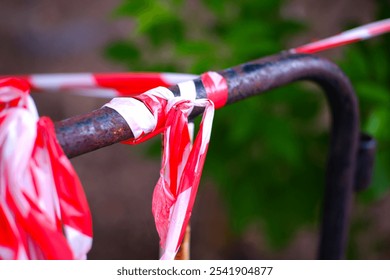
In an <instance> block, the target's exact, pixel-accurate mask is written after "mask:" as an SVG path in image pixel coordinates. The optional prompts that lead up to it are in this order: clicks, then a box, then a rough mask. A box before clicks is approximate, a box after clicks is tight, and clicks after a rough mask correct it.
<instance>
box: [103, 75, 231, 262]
mask: <svg viewBox="0 0 390 280" xmlns="http://www.w3.org/2000/svg"><path fill="white" fill-rule="evenodd" d="M202 81H204V82H203V83H204V84H203V87H204V89H205V90H206V95H207V97H208V99H196V86H195V84H194V82H193V81H188V82H184V83H179V84H178V88H179V90H180V96H176V97H175V96H174V95H173V93H172V92H171V91H170V90H169V89H167V88H164V87H158V88H155V89H152V90H150V91H148V92H146V93H144V94H142V95H139V96H136V97H134V98H115V99H113V100H112V101H111V102H110V103H108V104H106V105H105V106H107V107H110V108H112V109H114V110H116V111H117V112H118V113H119V114H121V115H122V117H123V118H124V119H125V120H126V121H127V123H128V124H129V126H130V128H131V130H132V131H133V132H134V140H132V141H131V142H127V143H129V144H137V143H139V142H142V141H144V140H145V139H148V138H149V137H151V136H152V135H155V134H157V133H159V132H163V147H164V151H163V156H162V166H161V170H160V178H159V180H158V182H157V184H156V187H155V190H154V193H153V206H152V212H153V215H154V218H155V223H156V228H157V231H158V233H159V236H160V245H161V247H162V249H163V255H162V257H161V259H174V257H175V255H176V253H177V251H178V249H179V247H180V244H181V242H182V239H183V237H184V233H185V229H186V227H187V225H188V222H189V219H190V216H191V213H192V208H193V204H194V201H195V196H196V193H197V190H198V186H199V182H200V177H201V173H202V169H203V164H204V161H205V157H206V152H207V148H208V144H209V140H210V134H211V127H212V120H213V116H214V103H213V102H212V99H214V100H217V102H219V104H220V106H223V105H224V103H226V100H227V85H226V81H225V80H224V78H223V77H222V76H221V75H219V74H218V73H215V72H208V73H206V74H204V75H203V76H202ZM194 106H199V107H203V108H204V113H203V118H202V121H201V124H200V127H199V131H198V134H197V136H196V138H195V141H194V143H193V146H192V145H191V139H190V138H191V137H190V133H189V127H188V125H189V124H188V117H189V115H190V113H191V111H192V109H193V108H194Z"/></svg>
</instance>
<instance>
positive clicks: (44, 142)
mask: <svg viewBox="0 0 390 280" xmlns="http://www.w3.org/2000/svg"><path fill="white" fill-rule="evenodd" d="M91 244H92V221H91V214H90V211H89V208H88V204H87V200H86V198H85V195H84V192H83V189H82V186H81V183H80V181H79V179H78V177H77V174H76V173H75V171H74V169H73V168H72V165H71V164H70V162H69V160H68V158H67V157H66V156H65V155H64V153H63V152H62V149H61V147H60V146H59V144H58V143H57V141H56V137H55V131H54V126H53V123H52V122H51V120H50V119H49V118H46V117H43V118H38V114H37V112H36V109H35V105H34V102H33V101H32V99H31V97H30V96H29V86H28V84H27V83H25V82H24V81H22V80H18V79H2V80H0V259H85V258H86V254H87V252H88V251H89V249H90V248H91Z"/></svg>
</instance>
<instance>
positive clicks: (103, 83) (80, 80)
mask: <svg viewBox="0 0 390 280" xmlns="http://www.w3.org/2000/svg"><path fill="white" fill-rule="evenodd" d="M13 77H17V78H21V79H24V80H25V81H26V82H27V83H28V84H29V85H30V87H31V90H32V91H67V92H72V93H77V94H82V95H88V96H93V97H105V98H113V97H117V96H133V95H137V94H141V93H143V92H145V91H147V90H149V89H152V88H155V87H158V86H163V87H169V86H172V85H175V84H178V83H180V82H184V81H188V80H193V79H195V78H197V77H198V76H196V75H191V74H181V73H152V72H150V73H147V72H145V73H141V72H139V73H137V72H134V73H131V72H129V73H73V74H33V75H27V76H13Z"/></svg>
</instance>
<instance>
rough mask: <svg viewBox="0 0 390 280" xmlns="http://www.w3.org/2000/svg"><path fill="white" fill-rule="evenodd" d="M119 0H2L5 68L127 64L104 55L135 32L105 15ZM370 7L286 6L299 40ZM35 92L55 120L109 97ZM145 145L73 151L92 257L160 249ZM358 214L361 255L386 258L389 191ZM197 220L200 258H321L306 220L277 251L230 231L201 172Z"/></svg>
mask: <svg viewBox="0 0 390 280" xmlns="http://www.w3.org/2000/svg"><path fill="white" fill-rule="evenodd" d="M119 2H120V1H119V0H112V1H92V0H85V1H75V0H66V1H65V0H58V1H50V0H36V1H22V0H2V1H1V8H0V75H1V74H22V73H58V72H111V71H122V70H125V69H122V68H121V67H119V66H118V65H116V64H113V63H111V62H109V61H107V60H106V59H104V58H103V56H102V51H103V49H104V46H105V45H106V44H107V43H108V42H110V41H111V40H113V39H115V38H121V37H125V36H126V34H128V33H129V32H131V27H132V25H131V23H130V22H128V21H118V20H116V21H113V20H110V19H109V15H110V12H111V11H112V10H113V8H114V7H116V6H117V5H118V4H119ZM351 6H353V7H354V8H353V9H351V8H350V7H351ZM373 10H374V7H373V6H372V4H371V2H370V1H363V0H359V1H352V0H344V1H334V4H332V5H330V4H329V1H324V0H322V1H309V0H294V1H291V2H289V4H288V5H286V7H285V9H284V10H283V14H284V15H285V16H292V17H296V18H301V19H305V20H307V21H309V22H310V23H311V27H310V30H308V33H307V34H305V35H304V36H299V37H297V38H295V39H294V40H293V41H292V43H291V44H292V46H293V45H298V44H300V43H304V42H307V41H309V40H310V39H311V38H312V37H314V36H315V37H316V38H318V37H324V36H327V35H329V34H334V33H337V32H339V31H340V29H339V28H340V26H341V25H342V24H344V23H345V22H346V21H347V20H351V19H355V20H360V21H361V22H367V21H369V20H370V19H371V15H372V14H373ZM334 54H336V55H337V52H335V53H334ZM328 55H332V54H328ZM139 70H140V71H142V70H143V69H139ZM33 97H34V99H35V101H36V103H37V106H38V110H39V112H40V114H41V115H48V116H50V117H51V118H52V119H53V120H60V119H64V118H67V117H70V116H73V115H77V114H80V113H85V112H88V111H91V110H93V109H96V108H99V107H100V106H101V105H102V104H104V103H105V102H107V100H101V99H94V98H88V97H79V96H70V95H60V94H58V95H53V94H35V95H34V96H33ZM211 145H212V141H211ZM143 149H144V146H143V145H141V146H139V147H133V146H132V147H129V146H124V145H119V144H118V145H113V146H111V147H108V148H105V149H101V150H98V151H95V152H93V153H90V154H87V155H83V156H80V157H78V158H75V159H73V160H72V163H73V164H74V167H75V169H76V171H77V173H78V174H79V176H80V178H81V181H82V182H83V185H84V188H85V191H86V193H87V197H88V200H89V203H90V207H91V211H92V214H93V221H94V235H95V236H94V245H93V249H92V251H91V253H90V254H89V258H91V259H156V258H157V257H158V238H157V233H156V231H155V228H154V223H153V218H152V214H151V197H152V191H153V186H154V184H155V182H156V180H157V178H158V172H159V161H158V160H152V159H149V158H145V157H144V156H143V153H142V152H143ZM354 213H355V215H356V216H357V215H359V217H361V215H360V214H361V213H365V215H364V221H363V222H364V223H365V225H366V229H365V230H363V231H361V234H360V235H358V236H357V238H358V240H359V248H357V251H358V253H359V256H361V258H365V259H380V258H384V259H388V258H390V219H388V213H390V196H387V197H385V198H383V199H382V200H381V201H379V202H378V203H376V204H374V205H371V206H370V207H363V206H360V207H357V208H355V209H354ZM360 219H361V218H360ZM281 222H282V221H281ZM192 226H193V227H192V257H193V258H194V259H228V258H234V259H236V258H243V259H245V258H255V259H311V258H315V250H316V246H317V245H316V242H317V236H316V231H315V229H302V231H301V232H300V233H299V234H298V235H297V237H296V238H295V240H294V242H293V243H292V244H291V245H290V246H289V247H288V248H286V249H283V250H281V251H279V252H273V251H272V250H270V249H269V248H268V247H267V244H266V242H265V241H264V239H263V238H262V235H261V233H260V231H259V230H258V229H257V228H251V229H249V230H248V231H247V232H246V233H245V235H244V237H242V238H240V239H236V238H234V237H233V235H232V233H230V231H229V229H228V224H227V217H226V211H225V209H224V205H223V202H222V201H221V199H220V197H219V195H218V193H217V191H216V189H215V188H214V187H213V184H212V183H211V182H210V181H208V180H207V179H203V181H202V186H201V189H200V193H199V196H198V198H197V202H196V204H195V210H194V214H193V219H192Z"/></svg>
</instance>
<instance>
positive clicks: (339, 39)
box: [290, 19, 390, 54]
mask: <svg viewBox="0 0 390 280" xmlns="http://www.w3.org/2000/svg"><path fill="white" fill-rule="evenodd" d="M388 32H390V19H384V20H380V21H376V22H373V23H370V24H366V25H362V26H359V27H356V28H353V29H351V30H348V31H344V32H342V33H340V34H338V35H335V36H332V37H329V38H326V39H323V40H319V41H316V42H313V43H309V44H306V45H303V46H300V47H297V48H294V49H291V50H290V51H291V52H293V53H307V54H309V53H316V52H320V51H324V50H328V49H331V48H335V47H339V46H343V45H347V44H351V43H355V42H358V41H362V40H367V39H369V38H372V37H375V36H378V35H381V34H384V33H388Z"/></svg>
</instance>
